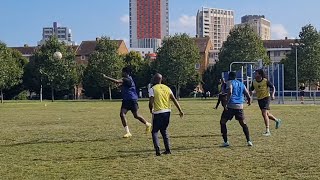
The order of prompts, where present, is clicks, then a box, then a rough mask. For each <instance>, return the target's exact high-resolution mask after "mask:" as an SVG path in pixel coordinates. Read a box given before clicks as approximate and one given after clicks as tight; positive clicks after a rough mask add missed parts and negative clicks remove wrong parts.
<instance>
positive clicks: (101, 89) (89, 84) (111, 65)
mask: <svg viewBox="0 0 320 180" xmlns="http://www.w3.org/2000/svg"><path fill="white" fill-rule="evenodd" d="M122 68H123V60H122V58H121V56H120V55H119V54H118V47H117V45H116V44H115V43H114V42H112V41H111V40H110V38H108V37H102V38H101V39H99V40H98V43H97V46H96V49H95V51H94V52H93V53H92V54H91V55H90V57H89V61H88V66H87V68H86V69H85V71H84V81H83V86H84V89H85V93H86V95H87V96H90V97H95V94H97V93H100V95H101V97H102V99H104V96H105V93H106V92H107V91H109V98H110V99H111V89H112V88H113V87H114V84H112V83H111V82H109V81H106V79H105V78H104V77H103V76H102V74H105V75H108V76H112V77H115V78H120V76H121V69H122Z"/></svg>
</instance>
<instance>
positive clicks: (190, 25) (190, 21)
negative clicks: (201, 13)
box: [170, 14, 196, 36]
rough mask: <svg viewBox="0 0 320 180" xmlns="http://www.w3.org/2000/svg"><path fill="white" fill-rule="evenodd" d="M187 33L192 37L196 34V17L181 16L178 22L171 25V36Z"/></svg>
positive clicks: (175, 21)
mask: <svg viewBox="0 0 320 180" xmlns="http://www.w3.org/2000/svg"><path fill="white" fill-rule="evenodd" d="M175 33H187V34H190V35H191V36H194V35H195V34H196V16H188V15H185V14H183V15H181V16H180V17H179V19H178V20H174V21H172V22H171V23H170V34H175Z"/></svg>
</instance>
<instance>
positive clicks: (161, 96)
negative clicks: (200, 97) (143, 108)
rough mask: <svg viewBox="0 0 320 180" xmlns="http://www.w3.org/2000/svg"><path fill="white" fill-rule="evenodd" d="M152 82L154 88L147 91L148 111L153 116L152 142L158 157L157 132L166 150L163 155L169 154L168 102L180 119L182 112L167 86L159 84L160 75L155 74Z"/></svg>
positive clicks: (169, 110)
mask: <svg viewBox="0 0 320 180" xmlns="http://www.w3.org/2000/svg"><path fill="white" fill-rule="evenodd" d="M153 81H154V86H153V87H152V88H150V90H149V97H150V98H149V109H150V113H152V114H153V125H152V141H153V145H154V148H155V150H156V155H157V156H160V155H161V154H160V145H159V139H158V131H159V130H160V133H161V135H162V138H163V143H164V146H165V149H166V150H165V152H164V153H163V154H171V150H170V143H169V136H168V132H167V128H168V126H169V121H170V112H171V104H170V100H172V101H173V103H174V104H175V106H176V107H177V108H178V110H179V114H180V117H181V118H182V117H183V112H182V110H181V107H180V105H179V103H178V101H177V99H176V98H175V97H174V95H173V93H172V91H171V89H170V88H169V87H168V86H166V85H164V84H161V82H162V75H161V74H158V73H157V74H155V75H154V78H153Z"/></svg>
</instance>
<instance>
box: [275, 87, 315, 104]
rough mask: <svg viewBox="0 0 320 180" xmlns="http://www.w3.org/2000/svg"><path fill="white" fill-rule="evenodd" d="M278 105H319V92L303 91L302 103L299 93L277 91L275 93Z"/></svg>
mask: <svg viewBox="0 0 320 180" xmlns="http://www.w3.org/2000/svg"><path fill="white" fill-rule="evenodd" d="M275 96H276V100H277V101H274V103H278V104H300V103H303V104H320V91H316V90H311V91H304V101H303V102H301V96H300V91H288V90H285V91H278V92H276V93H275Z"/></svg>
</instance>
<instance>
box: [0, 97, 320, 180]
mask: <svg viewBox="0 0 320 180" xmlns="http://www.w3.org/2000/svg"><path fill="white" fill-rule="evenodd" d="M213 103H215V102H214V101H201V100H198V101H193V100H185V101H181V105H182V107H183V109H184V111H185V113H186V115H185V118H184V119H182V120H181V119H180V118H179V117H178V115H177V111H176V110H175V109H174V111H173V115H172V119H171V124H170V128H169V132H170V136H171V145H172V153H173V154H172V155H167V156H160V157H156V156H155V153H154V150H153V145H152V139H151V135H150V134H148V135H146V134H144V131H145V127H144V125H142V124H140V123H139V122H138V121H137V120H135V119H133V117H132V115H131V114H129V116H128V119H129V127H130V129H131V133H132V134H133V137H132V138H131V139H122V135H123V134H124V130H123V128H122V125H121V122H120V119H119V115H118V114H119V113H118V112H119V107H120V102H107V101H106V102H101V101H99V102H55V103H49V102H47V106H45V105H44V104H45V103H42V104H41V103H37V102H21V103H15V102H9V103H5V104H3V105H0V113H1V116H0V179H192V180H193V179H320V164H319V162H320V145H319V144H320V140H319V139H320V111H319V108H320V107H319V106H312V105H310V106H308V105H304V106H302V105H301V106H300V105H292V106H288V105H282V106H278V105H273V106H272V112H273V114H274V115H276V116H278V117H280V118H282V119H283V125H282V126H281V128H280V129H279V130H275V129H274V123H272V128H271V132H272V136H271V137H263V136H262V133H263V131H264V125H263V120H262V117H261V115H260V112H259V109H258V107H257V105H256V103H255V104H254V105H253V106H250V107H246V108H245V114H246V117H247V119H248V125H249V129H250V133H251V137H252V140H253V143H254V147H247V146H246V141H245V137H244V135H243V133H242V129H241V127H240V126H239V124H238V122H237V121H235V120H233V121H231V122H229V123H228V130H229V141H230V143H231V146H230V147H229V148H220V147H219V145H220V144H221V142H222V138H221V136H220V126H219V119H220V118H219V117H220V114H221V109H220V110H213V109H212V106H213ZM140 109H141V114H142V115H143V116H144V117H145V118H147V119H148V120H150V117H151V116H150V114H149V113H148V108H147V102H146V101H143V102H140ZM161 145H162V141H161ZM162 147H163V146H162Z"/></svg>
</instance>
